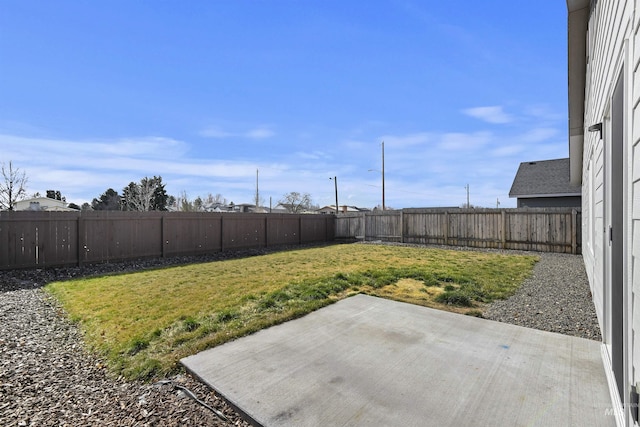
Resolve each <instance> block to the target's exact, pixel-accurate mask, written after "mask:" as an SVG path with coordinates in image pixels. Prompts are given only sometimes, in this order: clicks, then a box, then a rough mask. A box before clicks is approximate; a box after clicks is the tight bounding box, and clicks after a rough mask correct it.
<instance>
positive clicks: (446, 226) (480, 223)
mask: <svg viewBox="0 0 640 427" xmlns="http://www.w3.org/2000/svg"><path fill="white" fill-rule="evenodd" d="M581 223H582V214H581V211H580V209H571V208H545V209H536V208H527V209H403V210H397V211H384V212H383V211H375V212H366V213H357V214H345V215H339V216H338V218H337V220H336V238H338V239H361V240H383V241H391V242H403V243H419V244H435V245H446V246H470V247H476V248H496V249H517V250H526V251H539V252H563V253H572V254H579V253H581V252H582V251H581V246H582V226H581Z"/></svg>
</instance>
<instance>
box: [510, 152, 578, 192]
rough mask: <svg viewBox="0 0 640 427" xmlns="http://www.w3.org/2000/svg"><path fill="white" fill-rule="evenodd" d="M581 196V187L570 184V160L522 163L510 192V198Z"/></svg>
mask: <svg viewBox="0 0 640 427" xmlns="http://www.w3.org/2000/svg"><path fill="white" fill-rule="evenodd" d="M580 195H581V188H580V186H579V185H571V184H570V183H569V158H566V159H555V160H541V161H535V162H522V163H520V167H519V168H518V172H517V173H516V177H515V179H514V180H513V185H512V186H511V191H509V197H559V196H580Z"/></svg>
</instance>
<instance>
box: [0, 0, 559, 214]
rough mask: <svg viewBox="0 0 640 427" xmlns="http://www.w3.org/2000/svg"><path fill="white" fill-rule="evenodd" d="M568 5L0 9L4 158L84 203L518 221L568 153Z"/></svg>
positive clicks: (33, 184) (14, 4) (458, 1)
mask: <svg viewBox="0 0 640 427" xmlns="http://www.w3.org/2000/svg"><path fill="white" fill-rule="evenodd" d="M566 70H567V65H566V5H565V2H564V1H562V0H556V1H546V0H545V1H543V2H516V1H513V0H487V1H482V2H477V1H468V0H464V1H463V0H448V1H446V2H442V1H436V0H423V1H413V0H408V1H403V0H398V1H394V0H387V1H382V0H373V1H367V2H360V1H345V0H339V1H338V0H322V1H312V0H297V1H289V0H272V1H258V0H256V1H245V0H238V1H213V0H212V1H196V0H191V1H169V0H166V1H163V0H154V1H144V0H139V1H128V0H127V1H116V0H104V1H90V2H88V1H64V0H61V1H55V2H50V1H44V0H42V1H32V0H3V1H2V2H0V161H3V162H5V163H6V162H8V161H9V160H11V161H12V162H13V164H14V167H18V168H20V169H21V170H24V171H25V172H26V174H27V176H28V178H29V185H28V193H29V194H33V193H35V192H40V193H44V192H45V191H46V190H47V189H54V190H59V191H61V192H62V194H63V195H64V196H66V198H67V201H70V202H75V203H78V204H81V203H83V202H85V201H87V202H90V201H91V199H93V198H94V197H99V196H100V194H102V193H103V192H104V191H105V190H106V189H108V188H110V187H111V188H114V189H115V190H117V191H119V192H120V191H121V190H122V188H123V187H125V186H126V185H127V184H128V183H129V182H131V181H136V182H137V181H139V180H140V179H141V178H143V177H145V176H149V177H151V176H154V175H160V176H162V178H163V181H164V182H165V183H166V188H167V191H168V192H169V194H172V195H176V196H178V195H179V194H180V193H181V192H182V191H186V192H187V194H188V195H189V196H190V197H192V198H195V197H196V196H202V197H205V196H206V195H207V194H209V193H212V194H214V195H215V194H221V195H222V196H224V197H225V198H226V199H227V200H229V201H233V202H234V203H251V202H252V201H253V200H254V198H255V191H256V170H258V171H259V174H258V175H259V181H258V182H259V193H260V198H261V199H262V200H263V203H264V205H266V206H268V205H269V203H270V201H271V203H273V205H275V204H276V203H277V201H278V200H279V199H281V198H282V196H283V195H284V194H286V193H289V192H292V191H297V192H300V193H309V194H310V195H311V196H312V199H313V201H314V202H315V203H317V204H319V205H321V206H324V205H330V204H333V203H335V193H334V183H333V181H331V180H329V177H334V176H336V177H337V178H338V197H339V204H341V205H342V204H348V205H355V206H361V207H374V206H376V205H378V204H380V203H381V193H382V188H381V187H382V185H381V184H382V180H381V173H380V170H381V168H382V165H381V160H382V150H381V148H382V147H381V142H382V141H384V151H385V198H386V205H387V206H388V207H392V208H404V207H430V206H460V205H462V204H464V203H465V202H466V189H465V186H466V185H467V184H469V188H470V201H471V203H472V204H474V205H477V206H482V207H495V206H496V202H497V200H499V201H500V207H515V204H516V203H515V199H509V197H508V193H509V189H510V187H511V183H512V181H513V178H514V176H515V173H516V171H517V168H518V165H519V163H520V162H523V161H531V160H545V159H555V158H561V157H568V142H567V100H566V98H567V89H566V85H567V76H566Z"/></svg>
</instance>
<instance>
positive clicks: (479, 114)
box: [462, 105, 513, 124]
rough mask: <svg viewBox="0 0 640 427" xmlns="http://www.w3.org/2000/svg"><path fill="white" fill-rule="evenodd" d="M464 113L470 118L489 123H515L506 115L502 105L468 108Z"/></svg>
mask: <svg viewBox="0 0 640 427" xmlns="http://www.w3.org/2000/svg"><path fill="white" fill-rule="evenodd" d="M462 112H463V113H464V114H466V115H468V116H471V117H475V118H476V119H480V120H484V121H485V122H488V123H494V124H504V123H510V122H512V121H513V118H512V117H511V116H510V115H509V114H507V113H505V112H504V110H503V109H502V106H500V105H494V106H488V107H475V108H467V109H465V110H462Z"/></svg>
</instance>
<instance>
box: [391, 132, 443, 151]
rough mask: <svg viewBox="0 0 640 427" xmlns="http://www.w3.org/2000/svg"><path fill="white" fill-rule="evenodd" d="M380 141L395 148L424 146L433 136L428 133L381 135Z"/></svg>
mask: <svg viewBox="0 0 640 427" xmlns="http://www.w3.org/2000/svg"><path fill="white" fill-rule="evenodd" d="M379 139H380V141H384V142H385V144H387V143H388V144H389V145H390V146H391V145H393V146H394V147H396V148H403V147H409V146H412V145H418V144H425V143H427V142H430V141H431V140H432V139H433V135H432V134H430V133H428V132H420V133H411V134H407V135H383V136H381V137H380V138H379Z"/></svg>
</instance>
